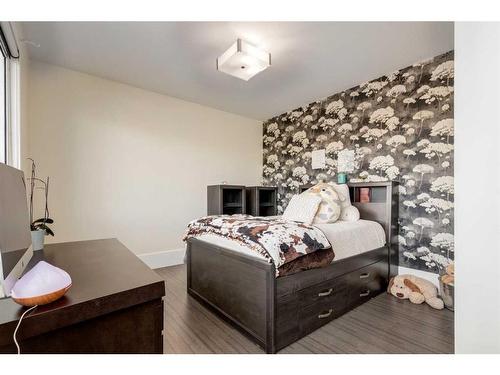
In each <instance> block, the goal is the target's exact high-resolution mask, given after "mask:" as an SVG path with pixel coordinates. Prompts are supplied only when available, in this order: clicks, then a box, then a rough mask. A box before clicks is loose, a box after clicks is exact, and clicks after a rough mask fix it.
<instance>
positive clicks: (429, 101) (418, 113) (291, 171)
mask: <svg viewBox="0 0 500 375" xmlns="http://www.w3.org/2000/svg"><path fill="white" fill-rule="evenodd" d="M453 83H454V64H453V52H448V53H446V54H444V55H441V56H438V57H436V58H434V59H428V60H426V61H422V62H419V63H416V64H414V65H413V66H411V67H408V68H405V69H401V70H399V71H395V72H392V73H390V74H388V75H386V76H384V77H380V78H377V79H375V80H373V81H370V82H365V83H363V84H361V85H360V86H358V87H354V88H352V89H350V90H346V91H343V92H341V93H338V94H335V95H332V96H330V97H328V98H325V99H322V100H318V101H315V102H313V103H311V104H309V105H307V106H303V107H300V108H297V109H295V110H292V111H289V112H287V113H284V114H281V115H279V116H276V117H274V118H272V119H270V120H269V121H267V122H265V123H264V133H263V144H264V159H263V160H264V167H263V183H264V184H267V185H276V186H278V187H279V192H278V197H279V198H278V199H279V210H280V212H282V211H283V209H284V208H285V207H286V205H287V203H288V201H289V200H290V198H291V197H292V196H293V194H296V193H298V192H299V189H300V186H301V185H305V184H308V183H317V182H319V181H325V182H328V181H335V179H336V177H335V176H336V174H337V172H338V169H337V168H338V163H337V157H338V153H339V152H341V151H342V152H344V151H354V155H355V162H354V164H355V171H354V172H353V173H351V174H350V176H349V178H350V179H351V180H359V181H387V180H398V181H399V182H400V187H399V196H400V202H399V203H400V204H399V221H400V233H399V237H398V238H400V241H399V245H400V263H401V264H402V265H404V266H407V267H411V268H418V269H424V270H429V271H433V272H437V271H438V270H439V269H440V268H442V267H443V265H444V264H448V263H449V261H450V259H453V210H454V204H453V197H454V181H453V153H454V146H453V141H454V122H453V93H454V89H453ZM318 149H325V151H326V168H325V169H316V170H313V169H312V168H311V152H312V151H313V150H318Z"/></svg>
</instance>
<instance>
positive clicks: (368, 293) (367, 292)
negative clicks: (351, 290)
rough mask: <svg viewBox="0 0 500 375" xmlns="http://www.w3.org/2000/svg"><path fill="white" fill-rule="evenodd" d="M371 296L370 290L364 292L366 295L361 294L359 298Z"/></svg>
mask: <svg viewBox="0 0 500 375" xmlns="http://www.w3.org/2000/svg"><path fill="white" fill-rule="evenodd" d="M369 295H370V291H369V290H367V291H366V292H364V293H360V294H359V296H360V297H366V296H369Z"/></svg>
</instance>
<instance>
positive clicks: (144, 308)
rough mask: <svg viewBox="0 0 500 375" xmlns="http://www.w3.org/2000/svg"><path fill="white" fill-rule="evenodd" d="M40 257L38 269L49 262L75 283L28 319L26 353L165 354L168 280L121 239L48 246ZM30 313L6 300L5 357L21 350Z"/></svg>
mask: <svg viewBox="0 0 500 375" xmlns="http://www.w3.org/2000/svg"><path fill="white" fill-rule="evenodd" d="M35 254H36V256H34V258H33V259H32V261H31V263H32V264H33V265H34V264H35V263H36V262H37V261H38V260H41V259H42V258H43V260H45V261H47V262H49V263H50V264H53V265H55V266H57V267H60V268H62V269H64V270H66V271H67V272H68V273H69V274H70V275H71V278H72V281H73V285H72V287H71V289H70V290H69V291H68V293H67V294H66V295H65V296H64V297H63V298H62V299H60V300H58V301H55V302H53V303H51V304H49V305H45V306H39V307H38V308H36V309H35V310H34V311H32V312H30V313H29V314H28V315H27V316H25V318H24V320H23V322H22V324H21V327H20V329H19V331H18V335H17V337H18V341H19V343H20V347H21V352H22V353H163V336H162V331H163V300H162V298H163V296H164V295H165V284H164V281H163V280H162V279H161V278H160V277H159V276H158V275H157V274H156V273H155V272H154V271H152V270H151V269H150V268H149V267H148V266H146V265H145V264H144V263H143V262H142V261H141V260H140V259H139V258H137V256H135V255H134V254H133V253H132V252H131V251H130V250H128V249H127V248H126V247H125V246H124V245H123V244H121V243H120V242H119V241H118V240H116V239H105V240H94V241H80V242H68V243H59V244H52V245H46V246H45V249H44V250H43V251H39V252H35ZM28 268H29V267H28ZM24 311H25V308H23V307H21V306H19V305H17V304H16V303H15V302H14V301H12V300H11V299H10V298H5V299H1V300H0V353H15V352H16V347H15V345H14V342H13V339H12V334H13V332H14V329H15V327H16V324H17V322H18V320H19V317H20V316H21V314H22V313H23V312H24Z"/></svg>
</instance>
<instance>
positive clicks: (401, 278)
mask: <svg viewBox="0 0 500 375" xmlns="http://www.w3.org/2000/svg"><path fill="white" fill-rule="evenodd" d="M387 293H390V294H392V295H393V296H394V297H397V298H399V299H410V301H411V302H412V303H416V304H421V303H422V302H427V304H428V305H429V306H431V307H433V308H435V309H438V310H441V309H442V308H444V303H443V301H442V300H441V299H440V298H439V297H438V296H437V295H438V292H437V288H436V287H435V286H434V284H432V283H431V282H430V281H427V280H425V279H422V278H420V277H417V276H413V275H398V276H395V277H393V278H392V279H391V280H390V281H389V287H388V288H387Z"/></svg>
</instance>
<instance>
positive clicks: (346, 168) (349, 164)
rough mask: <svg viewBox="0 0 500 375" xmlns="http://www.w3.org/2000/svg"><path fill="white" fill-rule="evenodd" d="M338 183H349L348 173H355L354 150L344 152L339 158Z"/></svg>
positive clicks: (339, 154) (341, 152)
mask: <svg viewBox="0 0 500 375" xmlns="http://www.w3.org/2000/svg"><path fill="white" fill-rule="evenodd" d="M337 172H338V173H337V182H338V183H339V184H346V183H347V173H349V172H354V150H342V151H340V152H339V153H338V156H337Z"/></svg>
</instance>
